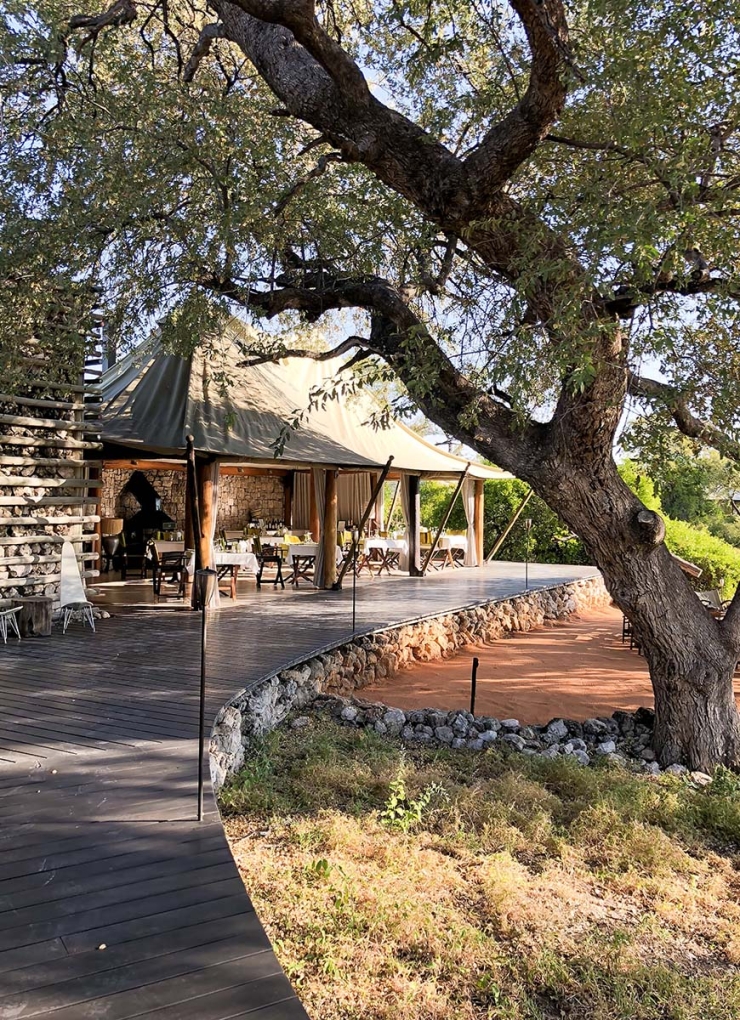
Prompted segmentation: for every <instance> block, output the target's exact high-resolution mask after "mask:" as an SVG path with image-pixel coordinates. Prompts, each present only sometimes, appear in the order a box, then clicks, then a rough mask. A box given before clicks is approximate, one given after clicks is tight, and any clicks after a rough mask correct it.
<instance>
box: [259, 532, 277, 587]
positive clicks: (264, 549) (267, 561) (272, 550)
mask: <svg viewBox="0 0 740 1020" xmlns="http://www.w3.org/2000/svg"><path fill="white" fill-rule="evenodd" d="M252 551H253V552H254V555H255V556H256V557H257V562H258V563H259V570H258V571H257V587H258V588H261V587H262V582H263V580H264V581H265V583H271V584H273V585H274V586H275V587H276V588H277V586H278V585H280V587H281V588H282V589H284V588H285V580H284V578H283V556H282V553H281V552H280V549H279V548H278V547H276V546H271V545H265V546H263V545H262V542H261V540H260V538H259V536H258V535H255V537H254V538H253V539H252ZM265 567H272V568H273V569H274V571H275V576H274V577H269V578H265V577H264V571H265Z"/></svg>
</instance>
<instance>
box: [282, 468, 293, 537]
mask: <svg viewBox="0 0 740 1020" xmlns="http://www.w3.org/2000/svg"><path fill="white" fill-rule="evenodd" d="M294 484H295V471H289V472H288V474H287V475H285V477H284V478H283V523H284V524H285V527H286V528H290V527H292V524H293V485H294Z"/></svg>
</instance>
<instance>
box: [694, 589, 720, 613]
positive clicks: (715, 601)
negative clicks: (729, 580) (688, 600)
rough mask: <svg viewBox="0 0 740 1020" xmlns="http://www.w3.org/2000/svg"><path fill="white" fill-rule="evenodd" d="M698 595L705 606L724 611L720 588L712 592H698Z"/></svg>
mask: <svg viewBox="0 0 740 1020" xmlns="http://www.w3.org/2000/svg"><path fill="white" fill-rule="evenodd" d="M696 594H697V596H698V598H699V599H700V600H701V601H702V602H704V603H705V605H708V606H711V608H712V609H722V592H721V591H720V590H719V589H718V588H715V589H713V590H712V591H698V592H697V593H696Z"/></svg>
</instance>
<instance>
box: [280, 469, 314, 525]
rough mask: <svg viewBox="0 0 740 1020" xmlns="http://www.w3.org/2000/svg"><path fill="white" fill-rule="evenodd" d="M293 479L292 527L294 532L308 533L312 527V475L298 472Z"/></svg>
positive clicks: (306, 472)
mask: <svg viewBox="0 0 740 1020" xmlns="http://www.w3.org/2000/svg"><path fill="white" fill-rule="evenodd" d="M293 478H294V482H293V509H292V520H291V522H290V527H291V528H292V530H293V531H308V529H309V528H310V527H311V485H312V481H311V475H310V473H309V472H308V471H296V473H295V475H294V476H293ZM286 523H287V522H286Z"/></svg>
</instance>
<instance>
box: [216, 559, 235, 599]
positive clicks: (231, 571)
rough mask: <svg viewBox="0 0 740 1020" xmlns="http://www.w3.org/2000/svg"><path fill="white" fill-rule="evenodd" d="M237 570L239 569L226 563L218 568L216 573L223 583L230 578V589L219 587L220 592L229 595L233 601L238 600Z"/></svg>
mask: <svg viewBox="0 0 740 1020" xmlns="http://www.w3.org/2000/svg"><path fill="white" fill-rule="evenodd" d="M237 570H238V567H236V566H235V565H234V564H233V563H224V564H222V565H221V566H217V567H216V572H217V574H218V579H219V581H223V580H225V579H227V578H228V581H229V586H228V588H222V587H221V586H220V585H219V588H218V590H219V591H220V592H221V594H222V595H228V596H229V598H231V599H235V598H236V572H237Z"/></svg>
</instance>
